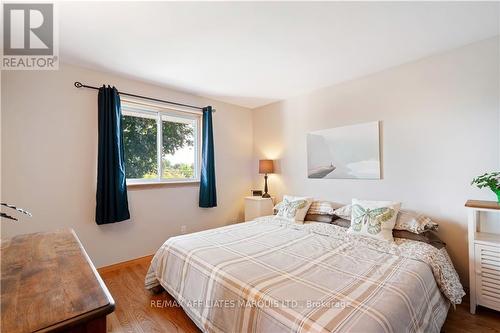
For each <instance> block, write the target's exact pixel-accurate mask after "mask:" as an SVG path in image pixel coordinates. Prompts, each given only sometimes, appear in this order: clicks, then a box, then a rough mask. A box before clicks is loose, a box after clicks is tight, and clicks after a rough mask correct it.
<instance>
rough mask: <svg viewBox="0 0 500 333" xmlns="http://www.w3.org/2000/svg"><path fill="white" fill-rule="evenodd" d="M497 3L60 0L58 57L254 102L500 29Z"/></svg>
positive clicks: (218, 96) (360, 73)
mask: <svg viewBox="0 0 500 333" xmlns="http://www.w3.org/2000/svg"><path fill="white" fill-rule="evenodd" d="M499 11H500V3H498V2H487V3H485V2H483V3H478V2H420V3H419V2H379V3H377V2H321V3H320V2H314V3H313V2H310V3H307V2H212V3H210V2H201V3H200V2H198V3H193V2H125V3H124V2H106V3H102V2H100V3H98V2H85V3H81V2H71V3H69V2H65V3H59V18H60V26H59V34H60V57H61V60H62V61H63V62H67V63H72V64H78V65H82V66H84V67H89V68H94V69H99V70H105V71H109V72H113V73H118V74H121V75H124V76H127V77H131V78H135V79H140V80H143V81H147V82H151V83H155V84H159V85H162V86H165V87H168V88H174V89H177V90H181V91H185V92H189V93H193V94H197V95H201V96H207V97H211V98H214V99H217V100H221V101H225V102H229V103H233V104H237V105H241V106H245V107H249V108H255V107H259V106H262V105H265V104H268V103H271V102H274V101H277V100H282V99H286V98H289V97H292V96H296V95H300V94H302V93H305V92H308V91H312V90H314V89H317V88H320V87H324V86H328V85H332V84H335V83H339V82H342V81H346V80H349V79H353V78H356V77H360V76H364V75H367V74H370V73H374V72H378V71H381V70H384V69H386V68H390V67H393V66H397V65H399V64H402V63H406V62H409V61H413V60H416V59H419V58H422V57H425V56H428V55H431V54H435V53H439V52H443V51H445V50H448V49H452V48H455V47H458V46H462V45H465V44H469V43H472V42H475V41H478V40H482V39H486V38H489V37H493V36H495V35H498V34H499V29H500V27H499V15H500V14H499Z"/></svg>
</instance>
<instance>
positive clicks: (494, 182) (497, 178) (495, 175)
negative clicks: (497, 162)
mask: <svg viewBox="0 0 500 333" xmlns="http://www.w3.org/2000/svg"><path fill="white" fill-rule="evenodd" d="M471 185H476V186H477V187H479V188H483V187H488V188H489V189H490V190H492V191H493V192H495V194H496V195H497V202H498V203H500V172H490V173H485V174H483V175H481V176H477V177H476V178H474V179H473V180H472V183H471Z"/></svg>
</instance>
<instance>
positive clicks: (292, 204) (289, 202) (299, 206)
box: [274, 195, 312, 223]
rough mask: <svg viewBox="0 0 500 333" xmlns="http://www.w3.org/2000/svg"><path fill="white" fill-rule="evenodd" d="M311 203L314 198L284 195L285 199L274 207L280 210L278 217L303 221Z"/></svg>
mask: <svg viewBox="0 0 500 333" xmlns="http://www.w3.org/2000/svg"><path fill="white" fill-rule="evenodd" d="M311 203H312V198H308V197H294V196H291V195H284V196H283V201H282V202H280V203H279V204H277V205H276V206H275V207H274V209H276V210H277V211H278V212H277V213H276V216H277V217H280V218H285V219H288V220H290V221H293V222H299V223H303V222H304V218H305V216H306V214H307V210H308V209H309V206H311Z"/></svg>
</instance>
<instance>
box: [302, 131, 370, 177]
mask: <svg viewBox="0 0 500 333" xmlns="http://www.w3.org/2000/svg"><path fill="white" fill-rule="evenodd" d="M379 145H380V143H379V122H378V121H375V122H369V123H362V124H356V125H350V126H343V127H335V128H331V129H326V130H320V131H314V132H310V133H308V134H307V168H308V177H309V178H323V179H338V178H348V179H380V146H379Z"/></svg>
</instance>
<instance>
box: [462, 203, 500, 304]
mask: <svg viewBox="0 0 500 333" xmlns="http://www.w3.org/2000/svg"><path fill="white" fill-rule="evenodd" d="M465 207H467V209H468V211H469V285H470V312H471V313H472V314H474V313H476V305H482V306H486V307H488V308H490V309H494V310H497V311H500V235H499V234H492V233H486V232H481V229H480V223H479V213H480V212H497V213H500V205H499V204H498V203H497V202H495V201H479V200H468V201H467V202H466V203H465Z"/></svg>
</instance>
